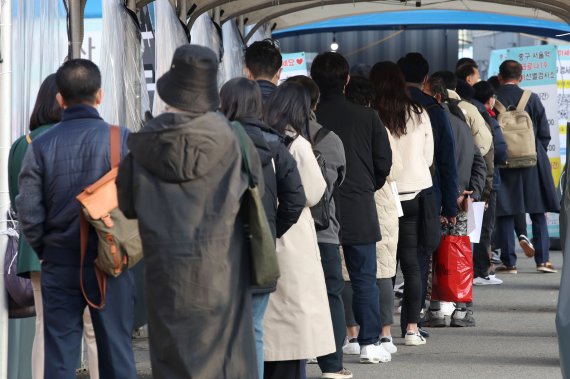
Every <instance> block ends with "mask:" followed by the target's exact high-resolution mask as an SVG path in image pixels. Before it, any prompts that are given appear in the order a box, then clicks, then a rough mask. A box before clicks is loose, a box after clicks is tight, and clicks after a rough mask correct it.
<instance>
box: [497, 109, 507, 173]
mask: <svg viewBox="0 0 570 379" xmlns="http://www.w3.org/2000/svg"><path fill="white" fill-rule="evenodd" d="M493 121H494V122H493V144H494V146H495V156H494V161H495V164H496V165H500V164H504V163H505V162H507V159H508V158H509V156H508V154H507V141H505V136H503V131H502V130H501V125H499V123H498V122H497V120H495V119H493Z"/></svg>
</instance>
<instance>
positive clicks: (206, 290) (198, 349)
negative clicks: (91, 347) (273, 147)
mask: <svg viewBox="0 0 570 379" xmlns="http://www.w3.org/2000/svg"><path fill="white" fill-rule="evenodd" d="M128 147H129V149H130V153H129V154H128V156H127V157H126V158H125V160H124V161H123V163H122V164H121V166H120V170H119V176H118V178H117V188H118V195H119V206H120V208H121V210H122V211H123V212H124V213H125V215H126V216H127V217H129V218H138V222H139V230H140V235H141V239H142V243H143V252H144V257H145V268H146V278H145V279H146V289H147V301H148V313H149V331H150V333H151V343H150V346H151V362H152V368H153V377H154V378H156V379H166V378H168V379H178V378H201V379H202V378H203V379H210V378H211V379H214V378H232V379H233V378H237V379H246V378H251V377H255V376H257V373H256V367H257V363H256V362H257V361H256V352H255V343H254V340H253V338H252V336H253V328H252V322H251V320H252V314H251V305H250V298H251V294H250V292H249V268H248V266H247V262H248V259H247V255H248V254H247V252H246V249H244V230H243V223H242V221H241V217H240V215H239V210H240V203H241V198H242V195H243V194H244V192H245V191H246V188H247V186H248V181H247V178H246V175H245V174H243V173H242V155H241V152H240V146H239V144H238V142H237V139H236V137H235V135H234V132H233V130H232V129H231V126H230V125H229V122H228V121H227V120H226V118H225V117H223V116H222V115H220V114H217V113H206V114H202V115H193V114H190V113H165V114H162V115H160V116H158V117H156V118H155V119H153V120H151V121H150V122H149V123H148V124H147V125H146V126H145V127H144V128H143V129H142V130H141V131H140V132H139V133H136V134H132V135H131V137H130V138H129V140H128ZM249 149H250V151H251V165H252V167H251V169H252V174H253V176H254V180H255V181H256V182H257V183H259V190H260V192H261V193H262V192H263V189H264V182H263V175H262V171H261V165H260V162H259V157H258V155H257V153H256V152H255V148H254V146H253V144H251V145H250V146H249ZM152 336H156V338H154V339H153V338H152ZM203 341H215V343H208V344H204V343H203ZM219 357H225V359H222V360H220V359H219Z"/></svg>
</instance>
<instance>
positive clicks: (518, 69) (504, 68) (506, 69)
mask: <svg viewBox="0 0 570 379" xmlns="http://www.w3.org/2000/svg"><path fill="white" fill-rule="evenodd" d="M499 75H501V78H502V79H503V80H509V79H514V80H519V79H520V77H521V75H522V66H521V64H520V63H519V62H517V61H514V60H512V59H508V60H506V61H504V62H503V63H501V65H500V66H499Z"/></svg>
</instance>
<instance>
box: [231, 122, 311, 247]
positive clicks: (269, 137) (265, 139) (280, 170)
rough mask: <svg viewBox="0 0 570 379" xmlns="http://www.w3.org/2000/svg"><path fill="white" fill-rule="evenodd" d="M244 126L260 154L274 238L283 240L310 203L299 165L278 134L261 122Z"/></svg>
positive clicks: (266, 204)
mask: <svg viewBox="0 0 570 379" xmlns="http://www.w3.org/2000/svg"><path fill="white" fill-rule="evenodd" d="M241 123H242V125H243V127H244V129H245V131H246V132H247V134H248V136H249V138H251V140H252V141H253V144H254V145H255V147H256V148H257V152H258V153H259V159H260V160H261V165H262V167H263V176H264V178H265V193H264V195H263V205H264V207H265V213H266V214H267V219H268V220H269V225H270V226H271V229H272V231H273V237H276V238H280V237H281V236H282V235H283V234H285V232H287V230H289V228H290V227H291V226H293V225H294V224H295V223H297V220H299V216H301V212H302V211H303V208H304V207H305V203H306V202H307V199H306V197H305V191H304V189H303V184H302V183H301V177H300V176H299V171H298V170H297V162H295V158H293V156H292V155H291V153H289V151H288V150H287V146H286V145H285V143H284V142H283V137H282V136H281V135H279V134H278V133H277V132H276V131H274V130H273V129H270V128H268V127H267V126H265V125H263V123H262V122H261V121H258V120H253V119H246V120H241ZM272 160H273V163H272ZM274 165H275V167H274Z"/></svg>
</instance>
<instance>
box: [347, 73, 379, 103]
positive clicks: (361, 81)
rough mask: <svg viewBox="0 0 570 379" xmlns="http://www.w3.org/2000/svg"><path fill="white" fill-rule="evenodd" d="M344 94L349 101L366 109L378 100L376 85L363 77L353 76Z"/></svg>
mask: <svg viewBox="0 0 570 379" xmlns="http://www.w3.org/2000/svg"><path fill="white" fill-rule="evenodd" d="M344 93H345V95H346V99H347V100H348V101H350V102H351V103H354V104H358V105H362V106H365V107H371V106H373V105H374V99H375V98H376V90H375V89H374V85H373V84H372V82H371V81H370V80H368V79H367V78H364V77H362V76H351V77H350V81H349V82H348V85H347V86H346V89H345V91H344Z"/></svg>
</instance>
